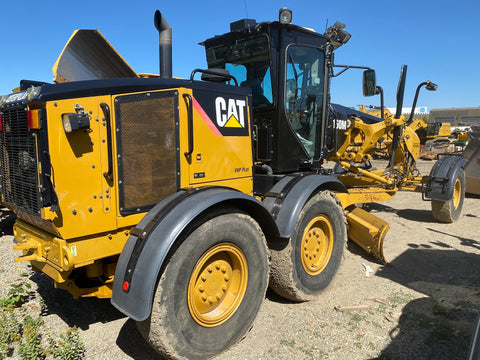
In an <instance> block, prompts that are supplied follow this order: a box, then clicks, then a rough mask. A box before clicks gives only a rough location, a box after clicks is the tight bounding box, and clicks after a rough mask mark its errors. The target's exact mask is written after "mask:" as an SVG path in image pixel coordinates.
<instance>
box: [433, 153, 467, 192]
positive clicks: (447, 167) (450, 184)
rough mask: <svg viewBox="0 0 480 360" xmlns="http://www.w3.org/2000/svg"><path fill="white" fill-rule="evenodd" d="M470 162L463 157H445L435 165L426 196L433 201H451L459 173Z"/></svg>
mask: <svg viewBox="0 0 480 360" xmlns="http://www.w3.org/2000/svg"><path fill="white" fill-rule="evenodd" d="M467 162H468V160H467V159H465V158H464V157H461V156H444V157H442V158H441V159H440V160H438V161H437V162H436V163H435V165H433V167H432V170H431V171H430V175H429V176H428V180H427V185H426V187H425V191H424V195H425V197H426V198H428V199H431V200H440V201H449V200H450V199H451V198H452V196H453V190H454V187H455V180H456V179H457V176H458V172H459V171H460V169H461V168H462V167H463V166H464V165H465V164H466V163H467Z"/></svg>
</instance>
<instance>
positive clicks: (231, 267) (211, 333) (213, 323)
mask: <svg viewBox="0 0 480 360" xmlns="http://www.w3.org/2000/svg"><path fill="white" fill-rule="evenodd" d="M217 215H218V214H217ZM267 283H268V255H267V246H266V243H265V238H264V236H263V233H262V231H261V229H260V227H259V225H258V224H257V223H256V222H255V221H254V220H253V219H252V218H250V217H249V216H247V215H245V214H241V213H228V214H220V215H218V216H215V217H213V218H210V219H208V220H207V221H204V222H203V223H201V224H200V226H198V227H196V228H195V229H193V231H192V232H191V233H190V235H188V236H187V237H186V238H185V240H184V241H183V242H182V243H181V244H180V245H179V246H178V248H177V249H176V250H175V251H174V252H173V253H172V255H171V258H170V259H169V261H168V263H167V264H166V266H165V268H164V270H163V272H162V273H161V275H160V280H159V283H158V286H157V290H156V293H155V297H154V301H153V306H152V314H151V316H150V317H149V318H148V319H147V320H145V321H142V322H138V323H137V325H138V328H139V330H140V332H141V333H142V335H143V336H144V337H145V339H146V340H147V341H148V342H149V343H150V345H151V346H152V347H153V348H154V349H155V350H156V351H157V352H158V353H160V354H161V355H162V356H163V357H165V358H167V359H183V358H187V359H206V358H209V357H212V356H215V355H217V354H219V353H221V352H222V351H224V350H226V349H227V348H229V347H230V346H231V345H233V344H235V343H237V342H238V341H239V340H241V339H242V337H244V336H245V333H246V332H247V331H248V330H249V329H250V328H251V326H252V324H253V321H254V320H255V317H256V315H257V313H258V311H259V309H260V306H261V304H262V302H263V300H264V297H265V292H266V288H267Z"/></svg>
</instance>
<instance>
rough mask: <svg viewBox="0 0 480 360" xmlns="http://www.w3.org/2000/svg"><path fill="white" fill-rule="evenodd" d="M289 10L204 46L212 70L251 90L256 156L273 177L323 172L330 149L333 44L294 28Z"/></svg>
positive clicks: (246, 23)
mask: <svg viewBox="0 0 480 360" xmlns="http://www.w3.org/2000/svg"><path fill="white" fill-rule="evenodd" d="M282 11H283V13H282ZM285 11H287V13H286V12H285ZM288 11H289V10H287V9H281V11H280V20H279V21H275V22H262V23H256V22H255V20H251V19H244V20H240V21H237V22H234V23H232V24H231V25H230V32H229V33H226V34H224V35H221V36H215V37H213V38H211V39H208V40H206V41H205V42H204V45H205V49H206V57H207V63H208V67H209V69H226V70H228V71H229V72H230V74H231V75H233V76H234V77H235V78H236V79H237V80H238V83H239V84H240V86H244V87H249V88H250V89H251V91H252V97H251V104H250V108H251V109H252V113H253V122H252V123H253V126H254V129H253V131H254V136H255V146H256V148H255V150H254V158H255V161H256V162H263V163H265V164H266V165H268V167H270V168H271V169H272V172H273V174H285V173H289V172H296V171H300V170H312V169H315V168H319V167H320V165H321V163H322V160H323V159H325V158H326V156H327V151H326V150H325V149H326V147H327V146H328V143H327V142H328V140H327V135H328V134H327V131H326V129H327V127H328V125H329V124H328V123H329V122H330V121H329V117H328V116H327V111H326V109H328V106H327V101H328V96H327V94H326V92H327V93H328V88H329V87H328V74H329V69H328V65H327V64H328V63H329V61H327V59H328V57H329V55H328V54H330V53H331V50H333V48H334V46H333V45H331V43H332V41H331V39H330V38H329V37H327V36H324V35H321V34H318V33H316V32H315V31H313V30H310V29H306V28H303V27H300V26H296V25H293V24H291V23H290V21H291V12H290V18H289V17H288V16H285V14H286V15H288Z"/></svg>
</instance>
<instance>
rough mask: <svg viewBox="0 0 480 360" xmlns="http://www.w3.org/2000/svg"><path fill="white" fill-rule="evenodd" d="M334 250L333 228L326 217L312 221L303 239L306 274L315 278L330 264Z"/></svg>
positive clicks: (319, 217) (303, 258)
mask: <svg viewBox="0 0 480 360" xmlns="http://www.w3.org/2000/svg"><path fill="white" fill-rule="evenodd" d="M332 250H333V227H332V224H331V223H330V220H329V219H328V218H327V217H326V216H325V215H319V216H317V217H315V218H314V219H312V220H311V221H310V222H309V223H308V225H307V227H306V228H305V231H304V232H303V237H302V251H301V257H302V266H303V269H304V270H305V272H306V273H307V274H309V275H312V276H315V275H318V274H320V273H321V272H322V271H323V270H324V269H325V267H326V266H327V264H328V261H329V260H330V257H331V256H332Z"/></svg>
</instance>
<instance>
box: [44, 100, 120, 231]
mask: <svg viewBox="0 0 480 360" xmlns="http://www.w3.org/2000/svg"><path fill="white" fill-rule="evenodd" d="M102 102H105V103H107V104H111V100H110V97H109V96H104V97H90V98H80V99H68V100H59V101H55V102H49V103H47V105H46V108H47V117H48V122H47V124H48V134H49V152H50V159H51V165H52V169H53V170H52V177H51V179H52V182H53V186H54V188H55V192H56V194H57V196H58V202H59V208H58V210H57V211H56V212H51V211H44V212H43V215H44V216H46V217H48V218H49V219H51V220H52V221H53V224H54V225H55V226H56V227H57V229H58V231H59V233H60V235H61V236H62V237H63V238H64V239H69V238H76V237H80V236H85V235H88V234H95V233H102V232H106V231H108V230H112V229H115V228H116V211H115V209H116V208H117V195H116V191H115V188H113V187H112V186H111V185H113V184H109V183H108V181H107V180H106V178H105V177H104V176H103V173H104V172H107V171H108V148H107V146H108V141H107V130H106V128H107V126H106V121H105V120H104V113H103V111H102V109H101V108H100V103H102ZM110 107H111V105H110ZM81 108H83V110H82V111H84V112H85V113H87V114H89V117H90V127H89V129H87V130H77V131H74V132H71V133H69V134H67V133H66V132H65V131H64V129H63V126H62V114H65V113H76V112H78V111H80V110H79V109H81ZM114 128H115V127H114V126H112V129H114ZM112 136H113V144H115V138H114V136H115V132H114V131H112ZM113 160H114V167H113V168H114V169H115V168H116V166H115V158H114V159H113ZM116 176H117V175H116V174H114V179H116Z"/></svg>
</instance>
